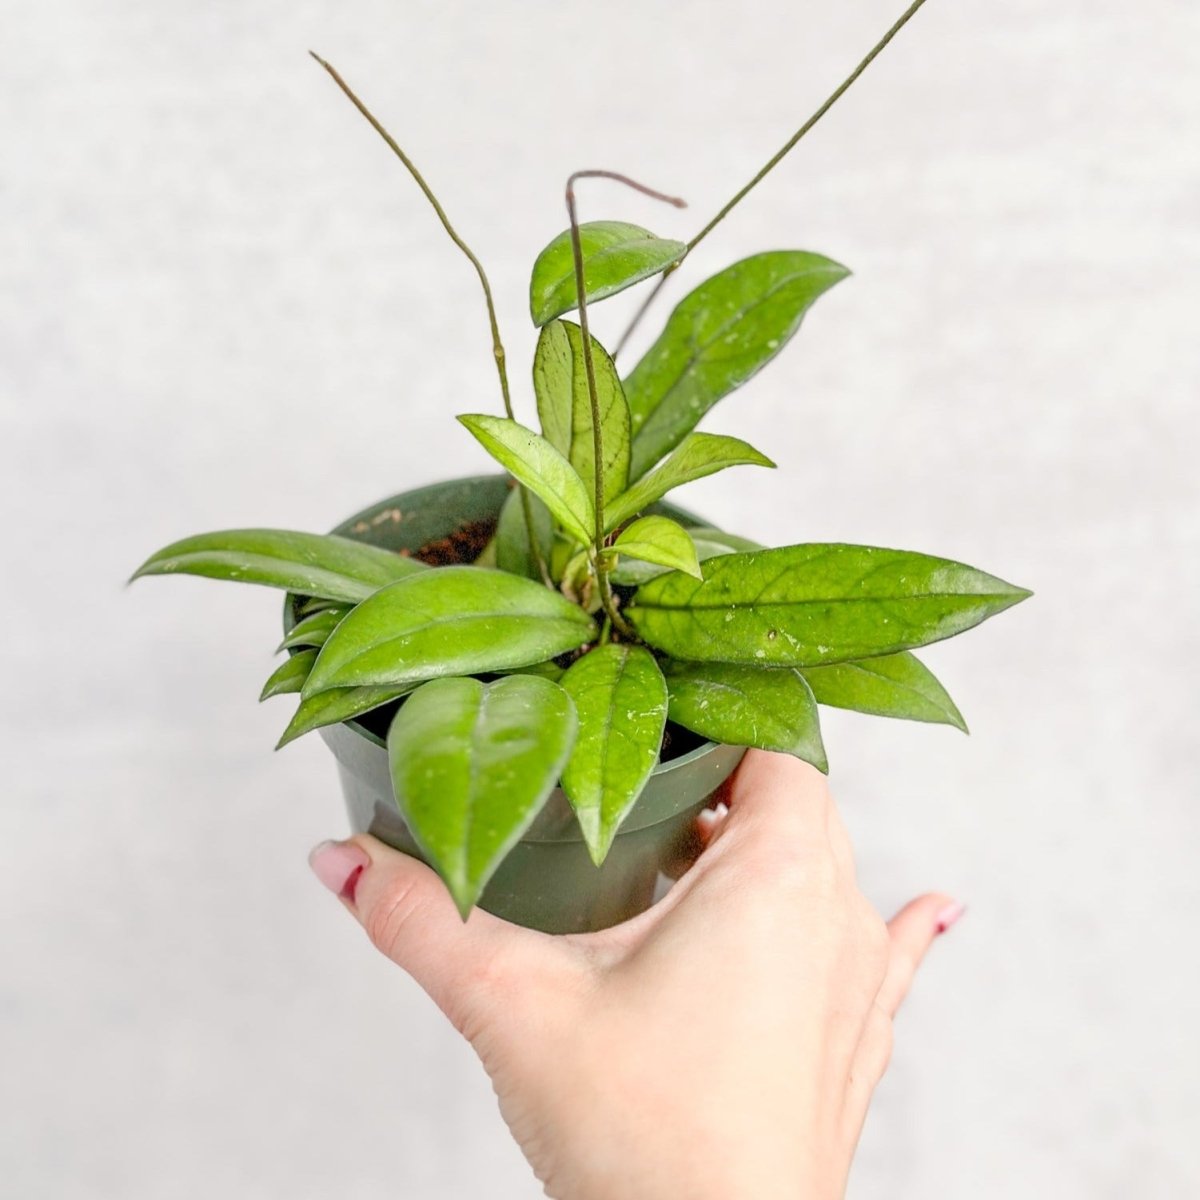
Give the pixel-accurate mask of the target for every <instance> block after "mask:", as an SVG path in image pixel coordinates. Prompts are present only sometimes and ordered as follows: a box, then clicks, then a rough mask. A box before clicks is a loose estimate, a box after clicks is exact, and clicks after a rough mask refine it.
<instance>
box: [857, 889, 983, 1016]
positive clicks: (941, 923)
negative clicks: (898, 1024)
mask: <svg viewBox="0 0 1200 1200" xmlns="http://www.w3.org/2000/svg"><path fill="white" fill-rule="evenodd" d="M964 912H966V909H965V908H964V906H963V905H962V904H960V903H959V902H958V901H957V900H954V899H952V898H951V897H950V896H945V895H942V894H941V893H938V892H930V893H928V894H927V895H924V896H920V897H918V898H917V899H916V900H912V901H910V902H909V903H908V904H906V905H905V906H904V907H903V908H902V909H901V910H900V911H899V912H898V913H897V914H896V915H895V916H894V917H893V918H892V919H891V920H890V921H889V922H888V936H889V937H890V938H891V943H892V945H891V954H890V957H889V959H888V968H887V975H886V976H885V978H884V981H883V986H882V987H881V988H880V989H879V995H878V997H876V1003H877V1004H878V1005H879V1007H880V1008H882V1009H883V1011H884V1012H885V1013H887V1014H888V1015H889V1016H895V1014H896V1010H897V1009H898V1008H899V1007H900V1005H901V1003H903V1001H904V997H905V996H907V995H908V992H909V989H910V988H911V987H912V982H913V977H914V976H915V975H916V973H917V968H918V967H919V966H920V965H921V962H922V960H923V959H924V958H925V955H926V954H927V953H928V951H929V947H930V946H932V945H933V943H934V941H935V940H936V939H937V938H938V936H939V935H940V934H943V933H945V932H946V930H948V929H949V928H950V927H951V926H952V925H953V924H954V923H955V922H956V921H958V919H959V918H960V917H961V916H962V915H963V913H964Z"/></svg>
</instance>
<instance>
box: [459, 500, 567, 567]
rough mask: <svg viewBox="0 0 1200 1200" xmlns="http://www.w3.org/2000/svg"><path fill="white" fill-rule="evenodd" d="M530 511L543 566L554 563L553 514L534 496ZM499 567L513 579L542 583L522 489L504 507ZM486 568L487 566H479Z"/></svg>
mask: <svg viewBox="0 0 1200 1200" xmlns="http://www.w3.org/2000/svg"><path fill="white" fill-rule="evenodd" d="M529 511H530V515H531V516H532V517H533V536H534V538H535V539H536V542H537V545H538V548H539V549H540V550H541V552H542V562H549V561H550V546H551V544H552V542H553V540H554V523H553V520H552V519H551V516H550V510H549V509H548V508H547V507H546V506H545V505H544V504H543V503H542V502H541V501H540V500H539V499H538V498H537V497H536V496H534V495H529ZM494 541H495V546H496V566H497V567H499V568H500V570H501V571H508V572H509V574H511V575H524V576H525V578H526V579H536V580H538V581H539V582H540V580H541V574H540V572H539V571H538V567H537V561H536V560H535V559H534V557H533V551H532V548H531V547H530V543H529V530H528V528H527V527H526V525H525V505H524V503H523V502H522V500H521V489H520V488H519V487H515V488H513V490H512V491H511V492H509V494H508V495H507V496H506V497H505V499H504V503H503V504H502V505H501V506H500V519H499V522H498V523H497V525H496V537H495V539H494ZM478 565H480V566H482V565H483V564H482V563H480V564H478Z"/></svg>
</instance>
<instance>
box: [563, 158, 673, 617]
mask: <svg viewBox="0 0 1200 1200" xmlns="http://www.w3.org/2000/svg"><path fill="white" fill-rule="evenodd" d="M577 179H613V180H615V181H616V182H617V183H623V184H625V186H626V187H631V188H633V189H634V191H638V192H641V193H642V194H643V195H644V196H652V197H653V198H654V199H655V200H662V201H664V202H665V203H667V204H673V205H674V206H675V207H676V208H686V207H687V204H686V202H685V201H683V200H681V199H680V198H679V197H678V196H668V195H666V194H665V193H663V192H658V191H655V190H654V189H653V188H649V187H646V186H645V184H641V183H638V182H637V181H636V180H634V179H630V178H629V176H628V175H621V174H619V173H618V172H616V171H602V170H590V171H575V172H574V173H572V174H571V175H570V176H568V178H567V191H566V198H567V216H568V218H569V219H570V222H571V254H572V256H573V258H574V261H575V293H576V296H577V298H578V300H579V333H580V340H581V341H582V343H583V369H584V374H585V375H586V376H587V387H588V401H589V403H590V404H591V409H592V475H593V477H594V488H593V497H594V507H595V510H596V530H595V538H594V553H593V555H592V560H593V564H594V566H595V570H596V582H597V584H598V586H599V591H600V602H601V604H603V605H604V611H605V613H606V614H607V616H608V619H609V620H610V621H611V622H612V624H613V628H614V629H616V630H617V632H618V633H620V634H622V635H623V636H626V637H630V636H632V634H633V630H631V629H630V628H629V626H628V625H627V624H626V622H625V619H624V618H623V617H622V616H621V614H620V612H619V611H618V609H617V604H616V601H615V600H614V598H613V594H612V587H611V586H610V584H609V581H608V568H607V567H606V566H605V565H604V561H603V557H604V431H603V430H602V428H601V422H600V398H599V396H598V395H597V393H596V366H595V362H594V360H593V357H592V338H591V334H590V333H589V332H588V313H587V289H586V286H585V283H584V277H583V245H582V243H581V241H580V235H579V218H578V215H577V213H576V210H575V181H576V180H577Z"/></svg>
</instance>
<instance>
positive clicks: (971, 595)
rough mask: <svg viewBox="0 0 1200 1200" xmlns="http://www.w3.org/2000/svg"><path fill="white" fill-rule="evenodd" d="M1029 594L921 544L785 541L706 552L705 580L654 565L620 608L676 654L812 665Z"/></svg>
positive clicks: (894, 646)
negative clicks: (914, 548)
mask: <svg viewBox="0 0 1200 1200" xmlns="http://www.w3.org/2000/svg"><path fill="white" fill-rule="evenodd" d="M1028 595H1029V592H1027V591H1025V590H1024V589H1023V588H1018V587H1014V586H1013V585H1012V584H1010V583H1005V582H1004V581H1003V580H1002V579H997V578H996V577H995V576H993V575H985V574H984V573H983V572H982V571H977V570H975V569H974V568H973V567H968V566H964V565H963V564H962V563H956V562H951V561H949V560H948V559H944V558H934V557H932V556H930V555H927V554H914V553H911V552H908V551H904V550H882V549H877V548H875V547H872V546H846V545H805V546H784V547H782V548H780V549H778V550H757V551H752V552H751V553H748V554H726V555H723V556H721V557H720V558H714V559H711V560H710V561H709V562H708V564H707V566H706V567H705V578H704V581H703V582H702V583H697V582H696V580H694V579H692V578H690V577H689V576H687V575H683V574H680V573H679V572H678V571H672V572H671V573H670V574H669V575H661V576H659V578H657V579H652V580H651V581H650V582H649V583H648V584H646V585H645V586H643V587H642V588H641V589H640V590H639V591H638V593H637V595H636V596H635V598H634V603H633V606H632V607H630V608H628V609H627V610H626V616H627V617H628V619H629V620H630V621H631V622H632V623H633V625H634V628H635V629H636V630H637V632H638V633H639V635H640V636H641V637H642V638H644V639H645V640H646V641H647V642H649V643H650V645H652V646H655V647H657V648H658V649H659V650H662V651H664V652H666V653H667V654H669V655H670V656H671V657H672V658H678V659H684V660H691V661H695V662H740V663H748V664H750V665H752V666H763V667H767V666H792V667H812V666H821V665H823V664H825V663H832V662H845V661H848V660H853V659H859V658H870V657H873V656H875V655H877V654H894V653H896V652H897V651H899V650H908V649H911V648H912V647H914V646H923V645H926V644H927V643H929V642H937V641H941V640H942V639H943V638H948V637H953V636H954V635H955V634H957V633H962V632H963V631H964V630H967V629H970V628H971V627H972V626H974V625H978V624H979V623H980V622H981V621H985V620H986V619H987V618H988V617H991V616H994V615H995V614H996V613H999V612H1003V610H1004V609H1006V608H1010V607H1011V606H1012V605H1014V604H1016V603H1018V602H1019V601H1021V600H1024V599H1025V598H1026V597H1027V596H1028Z"/></svg>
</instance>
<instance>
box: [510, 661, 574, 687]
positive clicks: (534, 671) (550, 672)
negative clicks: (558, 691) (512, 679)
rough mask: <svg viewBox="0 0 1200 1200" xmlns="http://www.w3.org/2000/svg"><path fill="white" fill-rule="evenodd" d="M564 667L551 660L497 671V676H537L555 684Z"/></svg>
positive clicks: (560, 676)
mask: <svg viewBox="0 0 1200 1200" xmlns="http://www.w3.org/2000/svg"><path fill="white" fill-rule="evenodd" d="M564 671H565V668H564V667H560V666H559V665H558V663H556V662H555V661H554V660H553V659H551V660H550V661H549V662H540V663H531V664H530V665H529V666H527V667H510V668H509V669H508V670H506V671H498V672H497V674H499V675H537V676H540V677H541V678H542V679H549V680H550V681H551V682H552V683H557V682H558V681H559V680H560V679H561V678H562V677H563V672H564Z"/></svg>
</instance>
